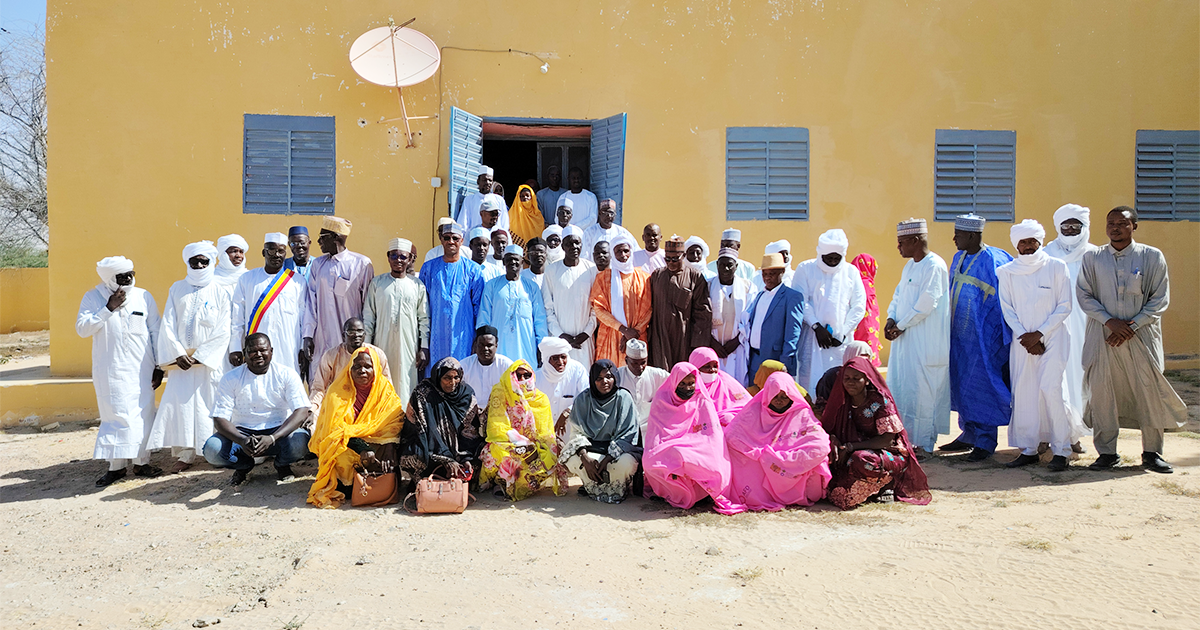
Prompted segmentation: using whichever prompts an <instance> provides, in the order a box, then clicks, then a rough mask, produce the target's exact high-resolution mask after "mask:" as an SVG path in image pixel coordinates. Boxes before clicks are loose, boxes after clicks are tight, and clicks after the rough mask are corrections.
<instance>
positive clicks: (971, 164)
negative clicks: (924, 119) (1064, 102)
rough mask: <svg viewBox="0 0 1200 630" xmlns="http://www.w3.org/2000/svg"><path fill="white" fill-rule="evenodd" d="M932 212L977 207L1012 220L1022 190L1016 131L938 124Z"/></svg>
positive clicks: (949, 214) (950, 215)
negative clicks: (1018, 190)
mask: <svg viewBox="0 0 1200 630" xmlns="http://www.w3.org/2000/svg"><path fill="white" fill-rule="evenodd" d="M934 144H935V146H936V148H935V151H934V166H933V180H934V183H933V216H934V219H935V220H937V221H953V220H954V218H955V217H957V216H958V215H960V214H967V213H970V212H974V213H975V214H977V215H979V216H981V217H984V218H986V219H987V220H988V221H1006V222H1012V221H1013V220H1014V217H1015V208H1014V200H1015V198H1016V192H1017V132H1015V131H976V130H966V129H938V130H937V131H936V133H935V134H934Z"/></svg>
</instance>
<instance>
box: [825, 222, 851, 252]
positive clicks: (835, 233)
mask: <svg viewBox="0 0 1200 630" xmlns="http://www.w3.org/2000/svg"><path fill="white" fill-rule="evenodd" d="M849 248H850V241H849V239H847V238H846V232H845V231H843V230H841V229H837V228H835V229H832V230H829V231H827V232H825V233H824V234H822V235H821V236H820V238H818V239H817V255H818V256H824V255H826V254H841V255H842V257H843V258H844V257H845V256H846V250H847V249H849Z"/></svg>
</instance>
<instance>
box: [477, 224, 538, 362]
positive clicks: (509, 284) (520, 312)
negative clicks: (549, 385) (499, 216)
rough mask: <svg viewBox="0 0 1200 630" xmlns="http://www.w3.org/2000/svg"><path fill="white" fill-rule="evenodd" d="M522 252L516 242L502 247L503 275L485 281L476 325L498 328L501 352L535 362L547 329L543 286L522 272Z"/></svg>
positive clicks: (509, 356) (523, 253) (513, 358)
mask: <svg viewBox="0 0 1200 630" xmlns="http://www.w3.org/2000/svg"><path fill="white" fill-rule="evenodd" d="M524 255H525V252H524V250H522V249H521V247H520V246H518V245H509V246H508V247H507V248H505V250H504V276H502V277H499V278H493V279H492V280H489V281H488V283H487V286H486V287H485V288H484V290H483V300H482V301H481V303H480V305H479V316H478V318H477V319H476V320H475V326H476V327H477V328H482V327H484V326H492V327H494V328H495V329H496V330H497V331H499V333H500V334H499V342H500V354H502V355H504V356H506V357H508V358H510V359H512V360H513V361H516V360H518V359H525V360H526V361H528V362H529V365H532V366H536V365H538V356H537V347H538V343H540V342H541V341H542V337H545V336H546V335H548V334H550V333H549V331H548V329H547V328H546V305H545V303H544V302H543V301H542V290H541V289H539V288H538V285H537V283H536V282H534V281H533V280H532V279H530V278H526V277H522V276H521V259H522V257H523V256H524Z"/></svg>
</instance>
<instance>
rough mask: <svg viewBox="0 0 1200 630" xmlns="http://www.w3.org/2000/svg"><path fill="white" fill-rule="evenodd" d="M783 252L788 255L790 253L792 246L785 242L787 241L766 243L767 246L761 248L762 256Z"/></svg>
mask: <svg viewBox="0 0 1200 630" xmlns="http://www.w3.org/2000/svg"><path fill="white" fill-rule="evenodd" d="M783 251H787V252H789V253H790V252H791V251H792V244H791V243H789V242H787V240H782V241H775V242H774V243H767V246H766V247H764V248H763V253H764V254H778V253H780V252H783Z"/></svg>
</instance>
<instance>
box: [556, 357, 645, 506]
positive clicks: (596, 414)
mask: <svg viewBox="0 0 1200 630" xmlns="http://www.w3.org/2000/svg"><path fill="white" fill-rule="evenodd" d="M588 383H589V384H588V388H587V389H586V390H584V391H582V392H580V393H579V395H578V396H576V397H575V402H574V403H573V404H572V405H571V418H570V421H569V422H568V424H567V437H566V440H565V443H564V446H563V449H562V454H563V455H564V456H567V459H566V461H565V464H566V467H567V470H569V471H571V473H572V474H574V475H577V476H578V477H579V478H580V479H581V480H582V481H583V487H582V488H580V494H586V495H588V496H590V497H592V498H593V499H596V500H597V501H603V502H604V503H620V502H621V501H624V500H625V497H626V496H628V495H629V489H630V486H632V485H633V478H634V475H636V474H637V471H638V467H639V466H640V465H641V459H642V448H641V447H640V446H635V444H636V443H637V441H638V416H637V407H636V405H635V404H634V401H633V396H632V395H631V394H630V393H629V392H627V391H625V390H624V389H621V388H620V387H617V368H616V366H615V365H613V362H612V361H609V360H608V359H601V360H599V361H596V362H595V363H593V364H592V370H591V374H590V378H589V379H588Z"/></svg>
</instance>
